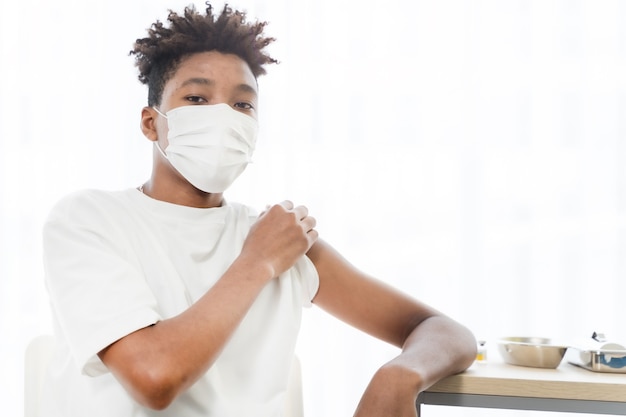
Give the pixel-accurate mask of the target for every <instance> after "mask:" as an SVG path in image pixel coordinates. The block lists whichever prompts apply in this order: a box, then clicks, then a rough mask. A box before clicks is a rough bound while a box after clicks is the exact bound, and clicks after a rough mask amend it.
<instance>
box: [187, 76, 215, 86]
mask: <svg viewBox="0 0 626 417" xmlns="http://www.w3.org/2000/svg"><path fill="white" fill-rule="evenodd" d="M191 84H200V85H214V84H215V81H213V80H210V79H208V78H200V77H197V78H189V79H188V80H185V81H184V82H183V83H182V84H181V85H180V86H181V87H186V86H188V85H191Z"/></svg>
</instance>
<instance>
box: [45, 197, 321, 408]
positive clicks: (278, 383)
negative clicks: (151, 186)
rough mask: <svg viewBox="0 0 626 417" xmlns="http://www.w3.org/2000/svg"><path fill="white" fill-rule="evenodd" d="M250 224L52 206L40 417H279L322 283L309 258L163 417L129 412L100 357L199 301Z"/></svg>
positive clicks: (121, 202) (124, 206)
mask: <svg viewBox="0 0 626 417" xmlns="http://www.w3.org/2000/svg"><path fill="white" fill-rule="evenodd" d="M256 218H257V215H256V214H254V213H252V212H251V210H250V209H249V208H248V207H245V206H242V205H238V204H225V205H224V206H222V207H218V208H211V209H200V208H192V207H186V206H179V205H175V204H170V203H166V202H162V201H158V200H154V199H152V198H150V197H148V196H146V195H144V194H142V193H141V192H139V191H138V190H136V189H129V190H125V191H120V192H105V191H95V190H89V191H82V192H79V193H76V194H72V195H70V196H68V197H66V198H64V199H63V200H62V201H61V202H59V203H58V204H57V206H56V207H55V208H54V209H53V210H52V212H51V214H50V217H49V219H48V221H47V222H46V225H45V227H44V262H45V272H46V285H47V288H48V292H49V294H50V300H51V307H52V312H53V320H54V326H55V333H56V336H57V339H58V340H59V345H58V347H57V351H56V353H55V356H54V361H53V364H52V366H51V369H50V373H49V380H48V381H47V383H46V384H45V391H46V392H45V393H44V402H43V410H45V415H46V416H48V417H104V416H106V417H130V416H133V417H135V416H157V415H158V416H172V417H196V416H202V417H210V416H219V417H229V416H252V415H253V416H258V417H260V416H280V415H281V413H282V410H283V403H284V395H285V390H286V386H287V377H288V374H289V370H290V366H291V358H292V357H293V354H294V349H295V343H296V338H297V334H298V331H299V328H300V320H301V314H302V307H307V306H310V305H311V300H312V299H313V297H314V295H315V293H316V292H317V288H318V283H319V281H318V276H317V272H316V270H315V267H314V266H313V264H312V263H311V261H310V260H309V259H308V258H307V257H306V256H304V257H302V258H301V259H300V260H299V261H298V262H297V263H296V265H295V266H294V267H292V268H291V269H290V270H289V271H287V272H286V273H284V274H282V275H281V276H280V277H279V278H278V279H275V280H272V281H270V282H269V283H268V284H267V285H266V287H265V288H264V289H263V290H262V291H261V293H260V294H259V296H258V298H257V299H256V301H255V302H254V304H253V305H252V307H251V308H250V310H249V312H248V313H247V315H246V316H245V318H244V319H243V321H242V323H241V324H240V325H239V327H238V328H237V330H236V331H235V333H234V334H233V336H232V338H231V339H230V340H229V341H228V343H227V344H226V346H225V347H224V350H223V351H222V353H221V354H220V356H219V358H218V359H217V361H216V362H215V363H214V364H213V366H212V367H211V368H210V369H209V371H208V372H207V373H206V374H205V375H204V376H203V377H202V378H201V379H200V380H199V381H198V382H197V383H196V384H194V385H193V386H192V387H191V388H190V389H189V390H188V391H186V392H185V393H184V394H182V395H181V396H180V397H179V398H177V399H176V400H175V401H174V403H172V405H171V406H170V407H168V408H167V409H166V410H165V411H160V412H158V411H151V410H149V409H147V408H144V407H142V406H140V405H139V404H137V403H136V402H135V401H134V400H133V399H132V398H131V397H130V396H129V395H128V394H127V393H126V391H125V390H124V389H123V388H122V387H121V385H120V384H119V383H118V382H117V380H116V379H115V378H114V377H113V376H112V375H111V373H109V372H108V370H107V368H106V367H105V366H104V364H103V363H102V362H101V361H100V360H99V358H98V356H97V353H98V352H99V351H100V350H102V349H103V348H105V347H106V346H108V345H110V344H111V343H113V342H115V341H116V340H118V339H120V338H122V337H124V336H126V335H127V334H129V333H131V332H133V331H136V330H139V329H142V328H144V327H147V326H149V325H152V324H154V323H156V322H157V321H159V320H162V319H166V318H169V317H173V316H175V315H177V314H179V313H181V312H183V311H184V310H186V309H187V308H188V307H189V306H190V305H191V304H192V303H194V302H195V301H196V300H198V298H200V297H201V296H202V295H203V294H204V293H205V292H206V291H207V290H208V289H209V288H211V286H212V285H213V284H214V283H215V282H216V281H217V280H218V279H219V278H220V277H221V276H222V275H223V273H224V272H225V271H226V269H227V268H228V267H229V266H230V264H231V263H232V262H233V260H234V259H235V258H236V257H237V256H238V254H239V253H240V251H241V248H242V245H243V242H244V239H245V238H246V236H247V234H248V231H249V229H250V226H251V225H252V224H253V222H254V221H255V220H256Z"/></svg>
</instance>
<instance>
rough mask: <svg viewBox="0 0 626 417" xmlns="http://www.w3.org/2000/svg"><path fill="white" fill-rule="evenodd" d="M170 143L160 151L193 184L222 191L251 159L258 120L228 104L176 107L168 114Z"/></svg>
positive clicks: (206, 190)
mask: <svg viewBox="0 0 626 417" xmlns="http://www.w3.org/2000/svg"><path fill="white" fill-rule="evenodd" d="M155 110H156V111H157V112H158V113H159V114H160V115H161V116H163V117H165V118H166V119H167V126H168V128H169V132H168V134H167V140H168V142H169V145H168V146H167V148H166V149H165V150H163V149H161V147H160V146H159V143H158V142H155V144H156V146H157V148H158V149H159V151H160V152H161V154H162V155H163V156H164V157H165V158H166V159H167V160H168V161H169V162H170V164H172V166H173V167H174V168H175V169H176V170H177V171H178V172H180V174H181V175H182V176H183V177H185V179H186V180H187V181H189V182H190V183H191V184H192V185H193V186H194V187H196V188H198V189H200V190H202V191H204V192H207V193H221V192H223V191H224V190H226V189H227V188H228V187H229V186H230V185H231V184H232V183H233V182H234V181H235V179H237V177H238V176H239V175H240V174H241V173H242V172H243V171H244V169H245V168H246V166H247V165H248V163H249V162H250V161H251V157H252V152H253V151H254V146H255V144H256V137H257V132H258V123H257V121H256V120H255V119H254V118H252V117H250V116H248V115H245V114H243V113H241V112H238V111H237V110H234V109H233V108H232V107H230V106H229V105H228V104H224V103H221V104H214V105H199V106H183V107H176V108H175V109H172V110H170V111H168V112H167V113H166V114H163V113H161V112H160V111H159V110H158V109H156V108H155Z"/></svg>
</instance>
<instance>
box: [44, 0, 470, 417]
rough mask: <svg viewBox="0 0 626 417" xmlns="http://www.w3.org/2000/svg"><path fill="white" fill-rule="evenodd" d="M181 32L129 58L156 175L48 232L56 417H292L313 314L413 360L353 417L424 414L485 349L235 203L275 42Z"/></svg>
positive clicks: (220, 31) (225, 18) (209, 26)
mask: <svg viewBox="0 0 626 417" xmlns="http://www.w3.org/2000/svg"><path fill="white" fill-rule="evenodd" d="M168 23H169V24H168V25H167V26H166V25H164V24H162V23H160V22H157V23H155V24H154V25H152V27H151V29H150V30H149V32H148V37H146V38H144V39H139V40H137V42H136V44H135V47H134V49H133V51H132V52H131V53H133V54H134V55H135V58H136V64H137V66H138V68H139V72H140V76H139V79H140V80H141V81H142V82H143V83H145V84H147V85H148V89H149V93H148V106H147V107H145V108H143V109H142V112H141V129H142V131H143V133H144V135H145V136H146V138H148V140H150V141H152V142H153V143H154V151H153V170H152V176H151V178H150V179H149V180H148V181H147V182H146V183H145V184H143V185H141V186H140V187H138V188H133V189H128V190H125V191H120V192H104V191H96V190H88V191H83V192H79V193H75V194H73V195H71V196H68V197H66V198H65V199H63V200H62V201H61V202H60V203H59V204H58V205H57V206H56V207H55V208H54V209H53V211H52V213H51V214H50V217H49V219H48V221H47V223H46V226H45V229H44V252H45V267H46V280H47V286H48V289H49V292H50V298H51V304H52V309H53V315H54V323H55V332H56V335H57V338H58V340H59V346H58V349H57V353H56V356H55V360H54V362H53V367H52V369H51V373H50V378H51V380H50V383H49V384H46V389H47V394H46V401H45V402H44V409H45V410H46V415H47V416H51V417H56V416H58V417H84V416H89V417H98V416H115V417H119V416H152V415H163V416H172V417H192V416H193V417H196V416H197V417H200V416H219V417H228V416H250V415H254V416H280V415H282V414H281V413H282V410H283V402H284V394H285V391H286V387H287V378H288V374H289V369H290V366H291V363H292V357H293V354H294V348H295V343H296V337H297V333H298V329H299V326H300V318H301V311H302V308H303V307H304V306H308V305H310V304H311V302H312V303H314V304H316V305H317V306H319V307H321V308H322V309H324V310H326V311H328V312H329V313H331V314H333V315H335V316H336V317H338V318H340V319H341V320H344V321H346V322H347V323H349V324H351V325H353V326H355V327H357V328H359V329H361V330H363V331H365V332H367V333H369V334H371V335H373V336H375V337H377V338H379V339H382V340H384V341H387V342H389V343H392V344H394V345H396V346H398V347H399V348H401V352H400V354H399V355H398V356H397V357H396V358H395V359H393V360H391V361H390V362H388V363H386V364H383V365H382V366H381V367H380V369H379V370H378V371H377V372H376V373H375V375H374V376H373V377H372V379H371V382H370V384H369V386H368V387H367V389H366V391H365V393H364V394H363V397H362V399H361V401H360V403H359V405H358V407H357V410H356V413H355V415H356V416H382V415H385V416H415V415H416V410H415V399H416V396H417V394H418V393H419V392H420V391H422V390H424V389H425V388H427V387H428V386H430V385H431V384H433V383H434V382H436V381H437V380H439V379H440V378H442V377H444V376H447V375H450V374H452V373H456V372H460V371H462V370H464V369H466V368H467V367H468V366H469V365H470V364H471V363H472V361H473V359H474V357H475V348H476V344H475V340H474V338H473V336H472V334H471V333H470V332H469V331H468V330H467V329H466V328H464V327H463V326H461V325H459V324H458V323H456V322H454V321H453V320H451V319H449V318H447V317H446V316H444V315H442V314H441V313H439V312H437V311H435V310H433V309H432V308H430V307H428V306H425V305H423V304H422V303H420V302H418V301H416V300H414V299H413V298H411V297H409V296H407V295H405V294H402V293H400V292H398V291H396V290H394V289H392V288H389V287H388V286H386V285H384V284H383V283H381V282H379V281H377V280H375V279H373V278H371V277H369V276H367V275H365V274H364V273H362V272H360V271H359V270H357V269H356V268H354V267H353V266H352V265H351V264H349V263H348V262H347V261H346V260H345V259H343V258H342V257H341V256H340V255H339V254H338V253H337V252H336V251H334V250H333V249H332V248H331V246H330V245H328V244H327V243H326V242H324V241H322V240H321V239H319V238H318V234H317V232H316V230H315V219H314V218H313V217H311V216H310V215H309V213H308V211H307V209H306V207H304V206H295V205H294V204H293V203H291V202H290V201H283V202H281V203H279V204H276V205H274V206H271V207H268V208H267V209H266V210H265V211H264V212H262V213H261V214H260V215H257V214H255V213H254V212H253V211H252V209H250V208H248V207H246V206H243V205H239V204H235V203H231V202H226V201H225V200H224V197H223V192H224V191H225V190H226V189H227V188H228V186H229V185H230V184H231V183H232V182H233V181H234V180H235V179H236V178H237V176H238V175H239V174H240V173H241V172H242V171H243V169H244V168H245V166H246V164H247V163H248V160H249V158H250V156H251V153H252V151H253V149H254V145H255V140H256V130H257V121H256V118H257V113H256V111H257V102H258V97H257V94H258V90H257V77H258V76H260V75H262V74H264V72H265V70H264V67H263V66H264V65H265V64H269V63H273V62H275V61H274V60H273V59H272V58H271V57H269V56H268V55H267V54H266V53H264V52H263V49H264V47H265V46H266V45H267V44H269V43H270V42H271V41H273V39H271V38H267V37H264V35H263V29H264V26H265V23H259V22H256V23H248V22H246V20H245V14H244V13H241V12H237V11H233V10H232V9H230V8H229V7H224V9H223V10H222V11H221V13H219V14H214V13H213V10H212V9H211V7H210V6H208V8H207V9H206V12H205V13H200V12H198V11H196V10H195V8H193V7H189V8H186V9H185V10H184V13H183V14H182V15H179V14H177V13H174V12H170V15H169V17H168Z"/></svg>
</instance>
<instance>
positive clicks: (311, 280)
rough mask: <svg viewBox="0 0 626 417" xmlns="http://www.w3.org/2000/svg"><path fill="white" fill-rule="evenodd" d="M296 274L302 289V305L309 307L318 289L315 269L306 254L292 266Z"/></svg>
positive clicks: (317, 277)
mask: <svg viewBox="0 0 626 417" xmlns="http://www.w3.org/2000/svg"><path fill="white" fill-rule="evenodd" d="M293 268H294V270H295V272H296V274H297V275H298V277H299V279H300V283H301V284H300V288H301V289H302V305H303V306H304V307H311V305H312V300H313V298H315V295H316V294H317V290H318V289H319V284H320V281H319V276H318V274H317V269H316V268H315V265H313V261H311V260H310V259H309V257H308V256H303V257H302V258H300V259H299V260H298V262H296V263H295V265H294V266H293Z"/></svg>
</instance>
